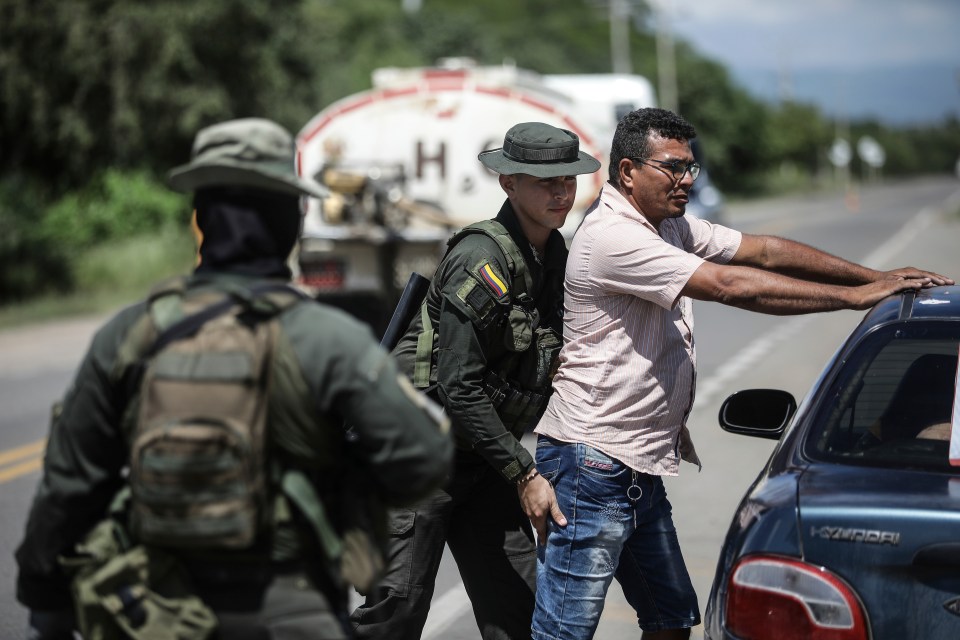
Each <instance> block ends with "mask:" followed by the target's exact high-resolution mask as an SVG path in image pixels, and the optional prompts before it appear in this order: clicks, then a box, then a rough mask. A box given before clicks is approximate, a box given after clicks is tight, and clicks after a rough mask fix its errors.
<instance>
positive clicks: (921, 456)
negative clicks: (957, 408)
mask: <svg viewBox="0 0 960 640" xmlns="http://www.w3.org/2000/svg"><path fill="white" fill-rule="evenodd" d="M954 331H955V330H954ZM951 333H953V331H950V330H944V329H943V328H938V327H926V328H923V329H921V328H919V327H911V328H910V329H900V330H898V329H896V328H893V327H887V328H885V329H884V330H881V331H877V332H875V333H874V334H872V335H871V336H870V337H868V338H867V339H865V340H864V341H863V342H862V343H861V344H860V345H858V347H857V349H856V350H855V352H854V354H853V356H852V357H850V358H848V359H847V360H846V361H845V363H844V365H843V368H842V370H841V372H840V374H839V375H838V376H837V377H836V379H835V380H834V381H833V383H832V384H831V389H830V394H829V395H828V396H827V399H826V400H825V401H826V402H827V403H828V406H826V407H823V409H824V410H821V411H819V412H818V413H819V415H820V416H822V417H821V419H820V423H819V424H817V425H815V427H814V430H813V434H812V435H813V437H812V439H811V440H810V442H809V444H810V446H808V453H810V454H811V455H813V456H814V457H816V458H823V459H829V460H833V461H837V462H849V463H851V464H868V465H876V466H889V467H897V468H924V469H931V468H933V469H940V468H942V469H944V470H952V471H954V472H960V468H957V467H951V466H950V465H949V441H950V430H951V429H950V427H951V425H950V421H951V415H952V412H953V405H954V398H955V395H956V393H957V362H958V349H960V340H958V337H957V336H956V335H951Z"/></svg>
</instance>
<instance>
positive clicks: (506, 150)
mask: <svg viewBox="0 0 960 640" xmlns="http://www.w3.org/2000/svg"><path fill="white" fill-rule="evenodd" d="M477 158H479V159H480V162H482V163H483V166H485V167H487V168H488V169H491V170H493V171H496V172H497V173H500V174H503V175H513V174H516V173H525V174H527V175H531V176H535V177H537V178H557V177H560V176H575V175H580V174H581V173H593V172H594V171H596V170H597V169H599V168H600V161H599V160H597V159H596V158H594V157H593V156H591V155H590V154H588V153H584V152H583V151H580V138H578V137H577V134H575V133H573V132H572V131H568V130H566V129H559V128H557V127H553V126H550V125H549V124H545V123H543V122H521V123H520V124H516V125H514V126H512V127H510V130H509V131H507V135H506V136H504V138H503V147H501V148H499V149H492V150H490V151H483V152H481V153H480V155H479V156H477Z"/></svg>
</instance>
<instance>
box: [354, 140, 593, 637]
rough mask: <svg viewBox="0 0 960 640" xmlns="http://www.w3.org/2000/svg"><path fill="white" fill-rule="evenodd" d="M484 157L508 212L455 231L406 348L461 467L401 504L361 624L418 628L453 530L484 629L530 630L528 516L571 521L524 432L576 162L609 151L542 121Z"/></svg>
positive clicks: (404, 362)
mask: <svg viewBox="0 0 960 640" xmlns="http://www.w3.org/2000/svg"><path fill="white" fill-rule="evenodd" d="M479 159H480V161H481V162H482V163H483V164H484V166H486V167H487V168H489V169H491V170H492V171H494V172H496V173H498V174H500V176H499V181H500V186H501V187H502V188H503V190H504V192H505V193H506V196H507V197H506V201H505V202H504V203H503V206H502V207H501V208H500V212H499V213H498V214H497V216H496V218H494V219H492V220H485V221H483V222H479V223H475V224H473V225H469V226H468V227H466V228H464V229H463V230H461V231H460V232H458V233H457V234H455V235H454V237H453V238H452V239H451V240H450V241H449V244H448V250H447V254H446V256H445V257H444V259H443V260H442V262H441V263H440V265H439V267H438V268H437V270H436V273H435V275H434V277H433V281H432V282H431V284H430V287H429V288H428V290H427V295H426V299H425V301H424V303H423V305H422V307H421V312H420V313H419V314H416V316H415V317H414V320H413V321H412V322H411V324H410V326H409V328H408V329H407V331H406V333H405V334H404V336H403V337H402V338H401V339H400V342H399V344H398V345H397V347H396V349H395V350H394V355H395V356H396V358H397V361H398V363H399V365H400V369H401V371H404V372H405V373H407V374H408V375H409V376H410V377H411V378H412V380H413V383H414V385H415V386H416V387H417V388H420V389H423V390H425V391H426V392H427V393H428V395H430V396H431V397H433V398H435V399H437V400H438V401H440V402H442V403H443V405H444V408H445V409H446V411H447V413H448V415H449V416H450V418H451V423H452V430H453V434H454V440H455V442H456V448H457V451H456V456H455V461H454V473H453V477H452V479H451V481H450V482H449V483H447V484H446V486H444V487H443V489H441V490H437V491H435V492H434V493H433V494H432V495H430V496H429V497H428V498H426V499H424V500H422V501H421V502H419V503H417V504H416V505H415V506H413V507H410V508H404V509H396V510H394V511H392V512H391V515H390V522H389V524H390V536H391V537H390V553H389V557H390V564H389V567H390V569H389V572H388V574H387V575H386V577H385V578H384V579H383V580H382V581H381V582H380V583H379V584H378V585H377V587H376V588H375V589H374V591H373V592H371V593H370V594H368V595H367V599H366V603H365V604H364V605H363V606H361V607H359V608H358V609H356V610H355V611H354V613H353V615H352V621H353V623H354V625H355V627H356V634H357V637H358V638H363V639H372V638H381V639H383V640H414V639H416V638H420V635H421V633H422V630H423V627H424V623H425V622H426V619H427V613H428V610H429V607H430V599H431V597H432V595H433V589H434V583H435V580H436V576H437V570H438V568H439V565H440V559H441V556H442V554H443V547H444V544H445V543H446V544H447V545H449V547H450V550H451V552H452V553H453V556H454V558H455V559H456V561H457V566H458V568H459V570H460V575H461V577H462V579H463V583H464V586H465V588H466V591H467V594H468V595H469V597H470V600H471V602H472V604H473V611H474V616H475V618H476V621H477V626H478V627H479V628H480V630H481V634H482V637H483V638H484V640H494V639H497V640H500V639H507V638H511V639H515V640H516V639H521V638H529V637H530V620H531V616H532V614H533V605H534V586H535V583H536V546H535V544H534V539H533V532H532V530H531V526H530V519H532V520H533V521H534V522H535V524H536V527H537V529H538V534H539V535H540V536H541V537H543V535H544V533H545V528H546V518H548V517H552V518H554V519H555V520H557V521H558V523H560V524H564V523H565V522H566V521H565V519H564V518H563V515H562V514H561V513H560V512H559V510H558V509H556V501H555V500H554V498H553V490H552V488H551V487H550V484H549V483H548V482H547V481H546V480H544V479H543V478H541V477H538V475H537V471H536V469H535V468H534V464H533V458H532V457H531V455H530V453H529V452H528V451H527V450H526V449H525V448H524V446H523V445H522V444H521V442H520V437H521V435H522V434H523V432H524V431H525V430H526V429H528V428H531V427H532V426H533V425H534V424H536V421H537V419H538V418H539V416H540V413H541V412H542V411H543V409H544V407H545V406H546V400H547V397H548V396H549V394H550V381H551V377H552V374H553V371H554V368H555V365H556V359H557V353H558V352H559V350H560V326H561V317H562V309H563V273H564V265H565V263H566V257H567V249H566V246H565V243H564V239H563V237H562V236H561V235H560V232H559V231H558V229H559V228H560V227H561V226H562V225H563V223H564V221H565V220H566V217H567V213H569V211H570V209H571V207H572V206H573V202H574V199H575V197H576V190H577V175H579V174H584V173H592V172H594V171H596V170H597V169H598V168H599V167H600V163H599V162H598V161H597V160H596V159H594V158H592V157H591V156H589V155H588V154H586V153H584V152H582V151H580V149H579V139H578V138H577V136H576V135H575V134H574V133H572V132H570V131H566V130H563V129H558V128H556V127H553V126H549V125H547V124H543V123H539V122H526V123H521V124H518V125H515V126H514V127H511V129H510V130H509V131H508V132H507V133H506V136H505V138H504V142H503V147H502V148H501V149H495V150H493V151H487V152H484V153H481V154H480V157H479ZM528 516H529V518H528Z"/></svg>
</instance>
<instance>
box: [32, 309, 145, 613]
mask: <svg viewBox="0 0 960 640" xmlns="http://www.w3.org/2000/svg"><path fill="white" fill-rule="evenodd" d="M141 313H142V308H141V309H140V310H139V311H138V310H136V309H134V308H131V309H128V310H127V311H126V312H123V313H121V314H120V315H118V316H117V317H115V318H114V319H113V320H112V321H111V322H109V323H108V324H107V325H106V326H104V327H103V328H102V329H100V331H98V332H97V334H96V335H95V337H94V339H93V342H92V344H91V346H90V349H89V350H88V351H87V353H86V355H85V356H84V359H83V361H82V363H81V365H80V368H79V369H78V371H77V374H76V377H75V379H74V380H73V383H72V385H71V387H70V388H69V390H68V391H67V393H66V395H65V396H64V399H63V402H62V404H61V405H60V406H59V407H58V408H56V409H55V411H54V415H53V419H52V421H51V427H50V433H49V439H48V441H47V449H46V455H45V456H44V461H43V474H42V477H41V479H40V484H39V486H38V489H37V493H36V496H35V498H34V500H33V504H32V506H31V509H30V514H29V516H28V519H27V524H26V532H25V535H24V540H23V542H22V543H21V544H20V546H19V548H18V549H17V551H16V559H17V564H18V566H19V575H18V577H17V599H18V600H19V601H20V602H21V603H22V604H24V605H25V606H27V607H28V608H31V609H38V610H52V609H60V608H63V607H69V606H72V605H71V600H70V593H69V589H68V582H67V578H66V576H65V575H64V574H63V573H62V571H61V570H60V566H59V564H58V562H57V556H59V555H61V554H64V553H69V552H70V551H72V549H73V547H74V545H75V544H76V543H77V542H78V541H79V540H80V538H82V537H83V536H84V535H85V534H86V533H87V531H88V530H89V529H90V528H91V527H92V526H93V525H94V524H96V523H97V522H99V521H100V520H102V519H103V518H104V517H105V516H106V514H107V509H108V506H109V504H110V501H111V500H112V498H113V497H114V495H115V494H116V492H117V491H118V490H119V489H120V488H121V486H122V477H121V470H122V469H123V467H124V466H125V464H126V460H127V448H126V445H125V442H124V439H123V434H122V431H121V426H120V425H121V413H122V411H123V409H124V406H123V403H122V396H121V394H119V393H118V392H117V390H116V389H114V388H113V381H112V377H111V374H112V372H113V366H114V361H115V359H116V356H117V351H118V349H119V345H120V342H121V341H122V339H123V337H124V336H125V335H126V330H127V328H128V327H129V325H130V324H131V323H132V320H133V318H135V317H139V315H140V314H141Z"/></svg>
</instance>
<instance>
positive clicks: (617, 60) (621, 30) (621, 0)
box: [609, 0, 633, 73]
mask: <svg viewBox="0 0 960 640" xmlns="http://www.w3.org/2000/svg"><path fill="white" fill-rule="evenodd" d="M609 10H610V59H611V62H612V63H613V72H614V73H633V65H632V63H631V61H630V13H631V12H630V7H629V5H627V0H610V7H609Z"/></svg>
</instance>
